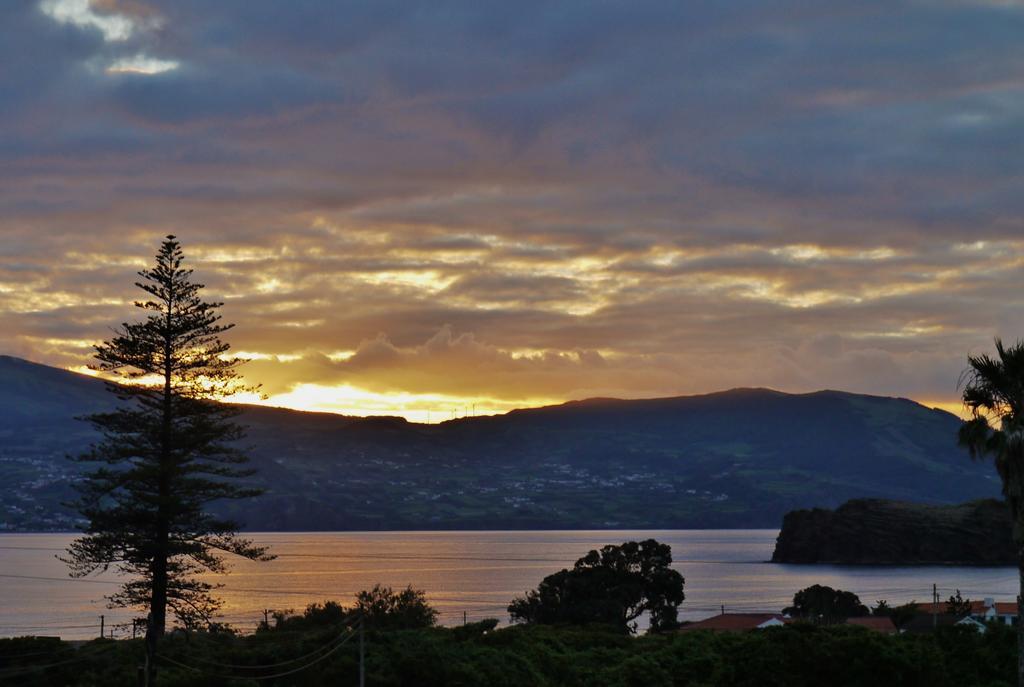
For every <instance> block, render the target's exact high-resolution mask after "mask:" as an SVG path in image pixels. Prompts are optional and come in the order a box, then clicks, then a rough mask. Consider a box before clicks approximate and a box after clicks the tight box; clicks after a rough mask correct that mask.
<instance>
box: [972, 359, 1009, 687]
mask: <svg viewBox="0 0 1024 687" xmlns="http://www.w3.org/2000/svg"><path fill="white" fill-rule="evenodd" d="M967 362H968V364H969V367H968V368H967V370H965V371H964V373H963V375H962V376H961V378H960V383H961V387H962V388H963V400H964V407H966V408H967V409H968V410H969V411H970V412H971V419H969V420H967V421H966V422H964V424H963V425H962V426H961V427H960V444H961V445H962V446H966V447H967V449H968V450H969V451H970V453H971V457H972V458H975V459H981V458H985V457H987V456H991V457H992V458H993V460H994V461H995V464H996V471H997V472H998V473H999V478H1000V479H1001V480H1002V483H1003V495H1004V496H1005V497H1006V501H1007V503H1008V504H1009V506H1010V514H1011V516H1012V517H1013V541H1014V543H1015V544H1016V546H1017V568H1018V571H1019V576H1020V593H1019V595H1018V596H1017V684H1018V685H1021V686H1022V687H1024V602H1022V597H1024V341H1018V342H1017V343H1016V344H1014V345H1013V346H1010V347H1009V348H1007V347H1005V346H1004V345H1003V342H1002V341H1000V340H999V339H996V357H994V358H993V357H990V356H989V355H987V354H982V355H977V356H974V355H972V356H968V357H967Z"/></svg>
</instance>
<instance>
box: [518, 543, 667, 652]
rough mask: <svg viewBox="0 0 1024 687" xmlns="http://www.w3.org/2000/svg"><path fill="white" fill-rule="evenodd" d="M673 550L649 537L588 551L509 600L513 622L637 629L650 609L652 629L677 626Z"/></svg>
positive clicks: (625, 629) (626, 629)
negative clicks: (567, 566)
mask: <svg viewBox="0 0 1024 687" xmlns="http://www.w3.org/2000/svg"><path fill="white" fill-rule="evenodd" d="M671 565H672V548H671V547H670V546H669V545H668V544H661V543H659V542H657V541H655V540H654V539H648V540H646V541H642V542H626V543H625V544H622V545H621V546H614V545H609V546H605V547H604V548H602V549H601V550H600V551H591V552H590V553H588V554H587V555H586V556H584V557H583V558H581V559H579V560H578V561H576V564H575V565H574V566H573V568H572V569H571V570H561V571H559V572H557V573H555V574H553V575H548V576H547V577H545V578H544V579H543V580H542V581H541V583H540V585H539V586H538V587H537V589H536V590H534V591H530V592H527V593H526V596H525V597H520V598H517V599H515V600H513V601H512V603H511V604H509V606H508V612H509V614H510V615H511V616H512V620H513V621H520V622H526V623H542V624H561V623H569V624H586V623H606V624H610V625H615V626H616V627H618V628H620V629H622V630H623V631H631V632H635V631H636V620H637V618H639V617H640V616H641V615H642V614H643V613H645V612H647V613H650V618H651V629H652V630H668V629H671V628H674V627H676V626H677V622H676V614H677V611H678V608H679V604H681V603H682V602H683V599H684V598H685V595H684V594H683V584H684V580H683V576H682V575H680V574H679V572H677V571H675V570H673V569H672V567H671Z"/></svg>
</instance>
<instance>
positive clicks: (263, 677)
mask: <svg viewBox="0 0 1024 687" xmlns="http://www.w3.org/2000/svg"><path fill="white" fill-rule="evenodd" d="M359 622H360V624H362V619H360V621H359ZM356 634H357V633H355V632H353V633H350V634H348V635H347V636H346V635H342V637H343V639H341V641H340V642H338V643H337V644H335V645H334V647H333V648H332V649H331V650H330V651H328V652H327V653H325V654H323V655H322V656H320V657H318V658H315V659H313V660H312V661H310V662H309V663H307V664H306V665H303V666H299V667H298V668H293V669H291V670H286V671H284V672H281V673H275V674H273V675H261V676H244V677H240V676H238V675H224V674H220V673H213V672H210V671H207V670H203V669H202V668H196V667H195V666H190V665H188V664H187V663H183V662H181V661H177V660H175V659H173V658H171V657H170V656H165V655H163V654H157V658H161V659H163V660H165V661H167V662H168V663H172V664H174V665H176V666H180V667H182V668H185V669H186V670H191V671H193V672H196V673H200V674H202V675H208V676H210V677H217V678H220V679H223V680H274V679H276V678H279V677H285V676H287V675H294V674H295V673H299V672H302V671H303V670H306V669H307V668H309V667H311V666H314V665H316V664H317V663H320V662H321V661H323V660H325V659H326V658H327V657H328V656H330V655H332V654H333V653H335V652H336V651H338V649H340V648H341V647H343V646H344V645H345V644H346V643H348V641H349V640H350V639H352V637H354V636H355V635H356Z"/></svg>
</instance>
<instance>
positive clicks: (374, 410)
mask: <svg viewBox="0 0 1024 687" xmlns="http://www.w3.org/2000/svg"><path fill="white" fill-rule="evenodd" d="M230 400H231V401H232V402H236V403H245V404H250V405H259V406H269V407H275V408H289V409H291V410H302V411H307V412H319V413H336V414H339V415H348V416H353V417H372V416H398V417H404V418H405V419H406V420H408V421H410V422H421V423H438V422H444V421H445V420H453V419H456V418H462V417H477V416H485V415H501V414H503V413H507V412H509V411H511V410H516V409H517V408H536V407H539V406H546V405H555V404H558V403H563V402H564V399H552V398H530V399H522V400H517V401H505V400H500V399H494V398H486V397H465V398H463V397H457V396H450V395H447V394H420V393H411V392H405V391H399V392H391V393H381V392H376V391H370V390H367V389H362V388H359V387H356V386H352V385H350V384H339V385H331V386H327V385H322V384H298V385H296V386H295V387H293V388H292V390H291V391H288V392H286V393H281V394H272V395H269V396H267V397H266V398H263V397H261V396H260V395H259V394H255V393H245V394H236V395H234V396H232V397H231V399H230Z"/></svg>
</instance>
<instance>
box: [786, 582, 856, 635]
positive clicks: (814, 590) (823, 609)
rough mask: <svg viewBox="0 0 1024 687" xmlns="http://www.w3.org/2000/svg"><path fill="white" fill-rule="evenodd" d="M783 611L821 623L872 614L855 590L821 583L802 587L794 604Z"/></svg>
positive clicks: (826, 623) (795, 596) (796, 595)
mask: <svg viewBox="0 0 1024 687" xmlns="http://www.w3.org/2000/svg"><path fill="white" fill-rule="evenodd" d="M782 612H783V613H786V614H788V615H791V616H793V617H795V618H801V619H803V620H807V621H810V622H813V623H818V624H821V625H831V624H833V623H841V622H843V621H844V620H846V619H847V618H857V617H860V616H865V615H870V614H871V611H870V609H868V607H867V606H865V605H864V604H862V603H861V602H860V598H859V597H858V596H857V595H856V594H854V593H853V592H846V591H843V590H841V589H833V588H832V587H827V586H824V585H820V584H815V585H811V586H810V587H807V588H805V589H801V590H800V591H798V592H797V593H796V594H794V595H793V605H792V606H789V607H787V608H784V609H783V610H782Z"/></svg>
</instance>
